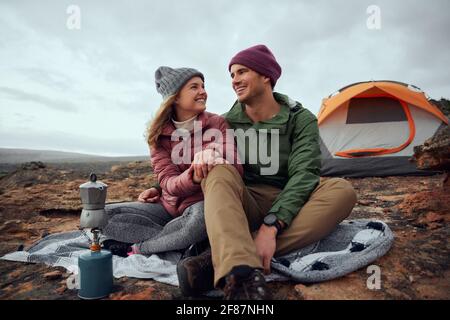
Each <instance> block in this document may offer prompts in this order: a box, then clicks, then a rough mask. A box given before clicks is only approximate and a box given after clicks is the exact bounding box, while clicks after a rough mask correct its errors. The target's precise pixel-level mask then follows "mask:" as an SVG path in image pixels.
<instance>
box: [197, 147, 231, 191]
mask: <svg viewBox="0 0 450 320" xmlns="http://www.w3.org/2000/svg"><path fill="white" fill-rule="evenodd" d="M225 163H228V162H227V161H226V160H225V159H223V158H222V156H221V155H220V153H219V152H217V151H216V150H214V149H205V150H203V151H200V152H197V153H196V154H195V155H194V161H193V162H192V165H191V167H192V168H193V169H194V173H193V176H192V178H193V180H194V182H195V183H200V182H201V181H202V180H203V179H205V178H206V177H207V176H208V173H209V171H211V170H212V169H213V168H214V166H216V165H218V164H225Z"/></svg>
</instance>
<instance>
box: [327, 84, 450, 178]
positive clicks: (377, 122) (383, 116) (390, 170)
mask: <svg viewBox="0 0 450 320" xmlns="http://www.w3.org/2000/svg"><path fill="white" fill-rule="evenodd" d="M318 123H319V130H320V138H321V151H322V175H323V176H346V177H365V176H389V175H421V174H427V173H426V172H423V171H420V170H418V169H417V168H416V166H415V164H414V163H412V162H410V161H409V160H408V159H409V158H411V156H412V155H413V153H414V151H413V147H414V146H417V145H421V144H423V143H424V141H425V140H426V139H428V138H430V137H431V136H433V134H434V133H435V132H436V131H437V130H438V128H439V127H440V126H441V125H448V119H447V118H446V117H445V115H444V114H443V113H442V112H441V111H440V110H439V109H438V108H437V107H436V106H435V105H433V104H431V103H430V102H429V101H428V99H427V97H426V95H425V94H424V93H423V92H422V91H421V90H420V89H419V88H417V87H415V86H412V85H407V84H405V83H401V82H396V81H367V82H359V83H355V84H352V85H349V86H346V87H344V88H342V89H340V90H339V91H337V92H336V93H334V94H332V95H330V96H329V97H327V98H325V99H323V102H322V106H321V108H320V111H319V115H318Z"/></svg>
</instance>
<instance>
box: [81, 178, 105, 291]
mask: <svg viewBox="0 0 450 320" xmlns="http://www.w3.org/2000/svg"><path fill="white" fill-rule="evenodd" d="M89 180H90V181H89V182H86V183H83V184H82V185H81V186H80V196H81V203H82V204H83V210H82V211H81V217H80V229H90V231H91V232H92V235H93V237H92V242H91V245H90V251H89V252H86V253H83V254H81V255H80V257H79V258H78V267H79V272H80V290H79V292H78V296H79V297H80V298H82V299H100V298H103V297H106V296H108V295H109V293H110V292H111V290H112V286H113V276H112V254H111V252H109V251H107V250H102V249H101V246H100V241H99V237H100V232H101V229H102V228H104V227H105V226H106V224H107V223H108V216H107V214H106V211H105V201H106V191H107V188H108V186H107V185H106V184H104V183H103V182H101V181H97V176H96V175H95V173H91V175H90V176H89Z"/></svg>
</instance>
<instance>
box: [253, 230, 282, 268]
mask: <svg viewBox="0 0 450 320" xmlns="http://www.w3.org/2000/svg"><path fill="white" fill-rule="evenodd" d="M276 237H277V228H276V227H269V226H266V225H265V224H263V225H261V227H260V228H259V230H258V233H257V234H256V237H255V239H254V241H255V246H256V253H257V254H258V255H259V256H260V257H261V260H262V264H263V267H264V273H265V274H269V273H270V261H271V260H272V257H273V255H274V254H275V249H276V246H277V240H276Z"/></svg>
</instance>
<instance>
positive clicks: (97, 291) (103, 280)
mask: <svg viewBox="0 0 450 320" xmlns="http://www.w3.org/2000/svg"><path fill="white" fill-rule="evenodd" d="M78 267H79V270H80V290H79V291H78V296H79V297H80V298H82V299H100V298H104V297H106V296H108V295H109V294H110V293H111V291H112V288H113V264H112V254H111V252H109V251H107V250H100V246H95V245H93V246H91V250H90V251H89V252H86V253H83V254H81V255H80V257H79V258H78Z"/></svg>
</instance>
